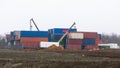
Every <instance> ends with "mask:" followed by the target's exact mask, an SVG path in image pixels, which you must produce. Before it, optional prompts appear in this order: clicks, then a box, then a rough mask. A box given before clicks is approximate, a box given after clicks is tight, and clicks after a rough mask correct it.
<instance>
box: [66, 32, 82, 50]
mask: <svg viewBox="0 0 120 68" xmlns="http://www.w3.org/2000/svg"><path fill="white" fill-rule="evenodd" d="M83 38H84V35H83V33H80V32H74V33H69V34H68V39H67V48H68V49H72V50H80V49H81V45H82V39H83Z"/></svg>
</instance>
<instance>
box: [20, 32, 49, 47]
mask: <svg viewBox="0 0 120 68" xmlns="http://www.w3.org/2000/svg"><path fill="white" fill-rule="evenodd" d="M41 41H46V42H47V41H48V32H47V31H21V32H20V42H21V44H22V47H23V48H32V49H33V48H35V49H38V48H40V46H39V43H40V42H41Z"/></svg>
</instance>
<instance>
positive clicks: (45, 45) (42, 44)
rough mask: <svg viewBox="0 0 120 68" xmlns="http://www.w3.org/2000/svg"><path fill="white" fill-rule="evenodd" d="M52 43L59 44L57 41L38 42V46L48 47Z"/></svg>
mask: <svg viewBox="0 0 120 68" xmlns="http://www.w3.org/2000/svg"><path fill="white" fill-rule="evenodd" d="M52 45H56V46H59V42H40V48H48V47H50V46H52Z"/></svg>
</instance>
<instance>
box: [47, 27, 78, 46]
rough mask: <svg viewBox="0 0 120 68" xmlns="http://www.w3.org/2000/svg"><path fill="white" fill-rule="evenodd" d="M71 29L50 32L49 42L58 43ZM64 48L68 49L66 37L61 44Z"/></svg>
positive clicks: (56, 29)
mask: <svg viewBox="0 0 120 68" xmlns="http://www.w3.org/2000/svg"><path fill="white" fill-rule="evenodd" d="M68 30H69V29H67V28H53V29H49V30H48V41H49V42H58V40H59V39H60V38H61V37H62V36H63V34H65V33H66V32H67V31H68ZM76 31H77V29H71V30H70V32H76ZM60 45H62V46H63V47H64V48H65V47H66V46H65V45H66V37H65V38H64V39H63V40H62V41H61V42H60Z"/></svg>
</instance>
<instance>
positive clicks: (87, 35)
mask: <svg viewBox="0 0 120 68" xmlns="http://www.w3.org/2000/svg"><path fill="white" fill-rule="evenodd" d="M81 33H83V34H84V38H96V39H97V38H98V34H97V32H81Z"/></svg>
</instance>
